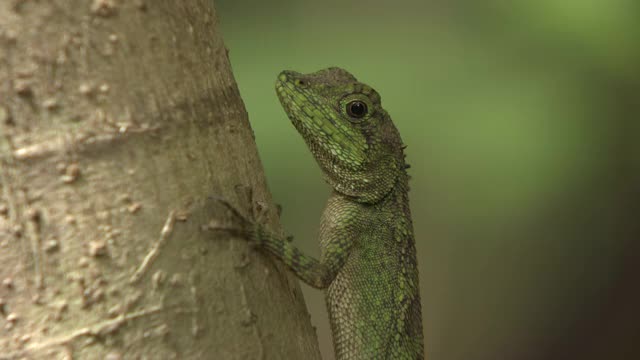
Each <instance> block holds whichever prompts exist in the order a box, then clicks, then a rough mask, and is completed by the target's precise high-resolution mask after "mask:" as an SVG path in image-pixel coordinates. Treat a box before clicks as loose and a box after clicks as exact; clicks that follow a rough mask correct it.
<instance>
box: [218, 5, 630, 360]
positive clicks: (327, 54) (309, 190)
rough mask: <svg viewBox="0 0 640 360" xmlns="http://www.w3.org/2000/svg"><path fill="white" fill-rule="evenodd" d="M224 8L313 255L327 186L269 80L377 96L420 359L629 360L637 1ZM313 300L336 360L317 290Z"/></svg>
mask: <svg viewBox="0 0 640 360" xmlns="http://www.w3.org/2000/svg"><path fill="white" fill-rule="evenodd" d="M215 5H216V7H217V10H218V11H219V16H220V20H221V23H222V31H223V33H224V38H225V41H226V44H227V47H228V48H229V49H230V58H231V62H232V65H233V71H234V74H235V77H236V80H237V82H238V84H239V86H240V91H241V94H242V97H243V99H244V101H245V102H246V106H247V109H248V111H249V116H250V120H251V124H252V127H253V129H254V131H255V135H256V141H257V143H258V147H259V151H260V154H261V157H262V159H263V162H264V166H265V168H266V172H267V178H268V180H269V185H270V187H271V190H272V191H273V194H274V196H275V199H276V201H277V202H279V203H281V204H282V205H283V208H284V211H283V216H282V220H283V223H284V225H285V228H286V229H287V231H288V232H289V233H291V234H294V235H295V240H294V241H296V243H297V244H299V245H300V246H301V247H302V248H303V249H304V250H306V251H307V252H309V253H312V254H315V255H318V253H319V251H318V249H317V243H316V230H317V226H318V221H319V218H320V213H321V211H322V208H323V205H324V200H325V199H326V197H327V194H328V191H329V190H328V187H327V186H326V185H325V184H324V182H323V180H322V176H321V173H320V171H319V169H318V167H317V166H316V164H315V162H314V160H313V158H312V157H311V155H310V154H309V152H308V150H307V149H306V146H305V144H304V143H303V141H302V139H301V137H300V136H298V134H297V133H296V131H295V129H294V128H293V127H292V126H291V125H290V123H289V122H288V120H287V118H286V116H285V114H284V112H283V110H282V109H281V108H280V105H279V102H278V100H277V98H276V95H275V92H274V90H273V85H274V82H275V79H276V76H277V74H278V73H279V72H280V71H281V70H283V69H292V70H297V71H301V72H311V71H316V70H319V69H321V68H325V67H328V66H340V67H343V68H345V69H347V70H349V71H351V72H352V73H353V74H354V75H356V77H358V79H360V80H361V81H364V82H366V83H368V84H369V85H371V86H373V87H374V88H376V89H377V90H378V92H379V93H380V94H381V95H382V99H383V105H384V106H385V108H386V109H387V110H388V111H389V113H390V114H391V116H392V118H393V119H394V121H395V123H396V125H397V126H398V128H399V129H400V132H401V134H402V136H403V139H404V141H405V143H406V144H408V145H409V147H408V149H407V152H408V160H409V162H410V163H411V164H412V168H411V169H410V174H411V175H412V182H411V184H412V191H411V201H412V204H411V205H412V209H413V213H414V224H415V228H416V234H417V242H418V244H417V246H418V252H419V268H420V271H421V273H420V277H421V286H422V296H423V312H424V322H425V326H426V329H425V335H426V341H427V350H428V355H429V356H428V358H431V359H438V360H450V359H451V360H452V359H528V358H531V359H550V358H559V359H560V358H566V357H563V355H561V354H562V353H571V354H573V355H575V356H576V357H575V358H579V357H580V358H588V357H590V356H593V357H594V358H595V357H598V358H603V359H614V358H630V357H627V355H629V354H630V351H632V350H631V349H632V346H631V345H632V342H628V341H627V340H625V339H631V338H630V337H629V336H630V335H629V334H630V333H631V330H632V329H636V330H638V331H639V332H638V333H640V329H638V325H637V323H638V322H637V321H636V322H635V323H636V325H635V327H634V325H629V324H631V323H632V321H631V318H632V316H633V315H636V316H637V315H638V312H637V310H636V311H635V312H631V313H630V312H628V310H625V309H626V308H624V306H622V307H620V306H616V305H615V304H619V302H618V298H619V297H622V298H631V299H633V297H632V296H631V297H630V296H629V292H630V291H633V288H635V285H634V284H632V283H629V282H625V281H626V280H625V279H627V278H628V273H629V272H628V268H629V267H630V266H629V264H630V263H631V262H632V261H634V259H637V257H636V258H630V256H631V255H629V254H630V251H631V250H630V249H631V247H634V246H635V245H634V244H635V242H636V241H634V240H637V238H638V236H637V235H638V232H636V230H637V228H636V226H635V222H636V220H635V219H636V218H637V212H635V213H633V212H632V211H633V210H638V208H637V206H636V205H634V204H635V202H633V201H632V200H631V196H634V195H637V194H638V192H637V188H638V185H637V184H640V182H638V180H640V178H639V177H638V175H637V174H638V172H637V171H636V170H637V169H638V168H639V167H640V161H639V158H640V157H639V156H636V154H638V148H639V147H638V146H637V145H636V139H637V134H638V133H639V132H638V130H640V127H639V126H638V121H637V112H636V111H634V110H635V109H634V108H635V107H636V103H637V102H638V98H639V96H638V95H640V91H638V89H639V88H640V76H639V75H640V40H639V39H640V30H639V23H638V16H639V15H640V3H639V2H637V1H633V0H609V1H607V2H604V1H596V0H564V1H557V0H537V1H533V0H529V1H527V0H524V1H518V2H506V1H497V0H488V1H482V2H477V1H444V0H431V1H418V0H396V1H381V0H368V1H364V0H355V1H338V0H328V1H327V0H325V1H312V0H303V1H299V0H298V1H294V0H278V1H259V0H217V1H216V2H215ZM625 274H627V275H625ZM634 283H635V281H634ZM304 290H305V297H306V299H307V303H308V304H309V308H310V311H311V313H312V316H313V317H312V319H313V322H314V324H315V325H316V326H317V327H318V334H319V338H320V341H321V345H322V348H323V354H324V356H325V358H327V359H330V358H332V351H331V340H330V337H329V336H330V335H329V330H328V324H327V320H326V314H325V313H324V302H323V297H322V293H321V292H317V291H315V290H313V289H309V288H307V287H305V289H304ZM623 304H625V303H624V302H623ZM624 311H627V312H626V313H625V312H624ZM629 311H630V310H629ZM629 326H631V327H629ZM596 339H597V341H596ZM580 354H582V355H580ZM615 354H619V355H615ZM618 356H621V357H618ZM569 358H573V356H572V357H569Z"/></svg>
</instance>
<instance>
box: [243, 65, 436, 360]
mask: <svg viewBox="0 0 640 360" xmlns="http://www.w3.org/2000/svg"><path fill="white" fill-rule="evenodd" d="M276 91H277V94H278V97H279V98H280V102H281V103H282V106H283V108H284V109H285V111H286V113H287V115H288V117H289V119H290V120H291V122H292V123H293V125H294V126H295V127H296V129H297V130H298V132H299V133H300V134H301V135H302V137H303V138H304V140H305V142H306V143H307V145H308V147H309V149H310V150H311V152H312V153H313V155H314V157H315V158H316V160H317V162H318V164H319V165H320V167H321V168H322V170H323V172H324V175H325V177H326V180H327V182H328V183H329V184H330V185H331V186H332V187H333V190H334V191H333V193H332V194H331V196H330V198H329V200H328V203H327V206H326V209H325V211H324V213H323V216H322V220H321V225H320V245H321V250H322V255H321V258H320V260H317V259H315V258H312V257H310V256H307V255H305V254H303V253H301V252H300V251H299V250H298V249H297V248H296V247H295V246H294V245H293V244H292V243H290V242H289V241H287V240H286V239H285V238H283V237H280V236H277V235H275V234H272V233H269V232H267V231H266V230H264V228H262V227H261V226H257V228H256V231H255V234H253V235H254V236H252V238H253V240H254V241H255V242H257V243H259V245H260V246H261V247H262V248H263V249H265V250H267V251H268V252H270V253H272V254H273V255H275V256H277V257H278V258H280V259H281V260H282V261H283V262H284V263H285V264H286V265H287V266H288V267H289V268H290V269H291V270H292V271H293V272H294V273H295V274H296V275H297V276H298V278H300V279H301V280H303V281H304V282H306V283H307V284H309V285H311V286H313V287H316V288H319V289H325V291H326V302H327V307H328V310H329V314H330V323H331V330H332V335H333V342H334V348H335V352H336V358H337V359H339V360H356V359H423V358H424V345H423V333H422V317H421V309H420V295H419V287H418V270H417V263H416V251H415V244H414V238H413V225H412V222H411V213H410V210H409V199H408V196H407V192H408V190H409V187H408V179H409V177H408V175H407V173H406V168H407V167H408V166H407V165H405V161H404V153H403V150H404V145H403V144H402V140H401V139H400V135H399V133H398V131H397V129H396V127H395V126H394V125H393V123H392V121H391V118H390V117H389V115H388V114H387V112H386V111H385V110H384V109H383V108H382V106H381V102H380V95H379V94H378V93H377V92H376V91H375V90H373V89H372V88H371V87H369V86H367V85H365V84H363V83H360V82H358V81H357V80H356V78H355V77H353V75H351V74H350V73H348V72H347V71H345V70H343V69H340V68H329V69H325V70H321V71H319V72H316V73H312V74H306V75H303V74H300V73H296V72H293V71H283V72H282V73H281V74H280V75H279V76H278V80H277V81H276Z"/></svg>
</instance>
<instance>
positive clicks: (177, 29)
mask: <svg viewBox="0 0 640 360" xmlns="http://www.w3.org/2000/svg"><path fill="white" fill-rule="evenodd" d="M210 4H211V2H210V1H206V0H192V1H169V0H154V1H146V2H145V1H143V0H138V1H118V0H52V1H37V0H32V1H21V0H3V1H0V262H2V264H3V265H2V267H1V268H0V281H2V283H1V284H0V351H1V352H0V359H18V358H20V359H21V358H29V359H31V358H33V359H39V358H45V357H46V358H52V359H71V358H79V359H120V358H127V359H128V358H136V359H145V358H147V359H170V358H176V359H177V358H180V359H189V358H191V359H193V358H211V359H302V358H304V359H317V358H319V352H318V346H317V343H316V340H315V334H314V332H313V329H312V327H311V325H310V322H309V319H308V315H307V312H306V309H305V306H304V304H303V302H302V295H301V292H300V289H299V287H298V285H297V282H296V280H295V279H294V278H293V277H292V276H291V275H290V274H288V273H287V272H286V271H285V270H284V268H283V267H281V266H280V265H278V264H276V263H275V262H272V261H270V260H269V259H268V258H267V257H264V256H262V255H260V254H258V253H256V252H253V251H252V250H251V249H250V248H249V246H247V244H246V241H244V240H238V239H233V238H232V237H231V236H230V234H229V233H225V232H221V231H212V230H211V229H210V228H211V227H210V226H208V224H211V222H214V223H215V224H219V223H221V222H222V223H227V224H237V223H238V222H237V221H235V220H234V219H235V218H236V216H234V214H233V212H232V211H229V210H228V209H227V208H226V207H225V206H221V204H222V203H221V202H220V201H219V200H217V199H219V198H223V199H226V200H228V201H229V202H231V203H233V204H235V205H234V206H235V207H236V208H237V209H239V211H240V212H241V213H243V214H244V216H246V217H247V218H255V216H254V215H252V214H254V213H256V212H257V211H256V210H255V209H254V208H256V204H260V205H261V207H262V208H266V209H270V208H273V207H271V206H270V204H271V198H270V195H269V193H268V191H267V189H266V185H265V184H266V183H265V179H264V174H263V170H262V165H261V163H260V160H259V158H258V154H257V151H256V146H255V143H254V140H253V136H252V131H251V128H250V126H249V123H248V119H247V113H246V111H245V109H244V106H243V104H242V102H241V99H240V95H239V93H238V89H237V86H236V84H235V81H234V79H233V77H232V75H231V69H230V66H229V60H228V57H227V54H226V50H225V47H224V45H223V42H222V38H221V36H220V34H219V33H218V32H217V19H216V16H215V12H214V10H213V9H212V6H211V5H210ZM274 76H275V74H274ZM274 101H275V97H274ZM265 204H266V205H265ZM262 212H264V213H265V214H266V216H265V217H266V220H265V221H266V222H267V223H268V224H269V225H270V226H271V227H272V229H274V230H275V231H277V230H278V225H277V220H278V219H277V213H276V212H275V211H262Z"/></svg>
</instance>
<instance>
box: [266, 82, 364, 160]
mask: <svg viewBox="0 0 640 360" xmlns="http://www.w3.org/2000/svg"><path fill="white" fill-rule="evenodd" d="M313 85H314V83H313V79H310V78H308V77H307V76H305V75H302V74H300V73H297V72H295V71H283V72H281V73H280V75H278V79H277V80H276V92H277V94H278V98H279V99H280V103H282V106H283V108H284V109H285V111H286V113H287V116H288V117H289V119H290V120H291V122H292V123H293V125H294V126H295V127H296V129H297V130H298V132H299V133H300V134H301V135H302V137H303V138H304V139H305V142H306V143H307V145H308V146H309V147H310V149H311V150H312V152H314V153H315V154H314V155H316V158H318V155H320V154H318V153H316V152H317V151H318V149H322V152H323V153H324V154H326V155H329V157H330V158H333V159H334V160H335V161H334V162H333V163H334V164H336V163H339V164H341V165H342V166H345V167H349V168H352V169H354V170H355V169H358V168H359V167H360V166H361V165H362V164H363V163H364V161H365V150H366V145H364V146H363V144H361V143H362V141H359V139H356V138H355V136H356V135H355V134H354V132H353V130H352V129H350V128H349V125H347V124H345V123H343V122H342V121H340V120H341V119H339V118H338V115H336V109H335V108H334V105H333V104H332V103H331V101H329V100H327V99H325V98H324V97H323V96H322V95H320V94H319V93H318V92H317V90H315V91H314V86H313ZM326 155H323V156H320V157H322V158H326Z"/></svg>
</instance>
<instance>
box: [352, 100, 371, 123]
mask: <svg viewBox="0 0 640 360" xmlns="http://www.w3.org/2000/svg"><path fill="white" fill-rule="evenodd" d="M368 110H369V109H368V108H367V104H365V103H364V102H362V101H358V100H354V101H351V102H349V103H348V104H347V114H349V116H351V117H352V118H356V119H360V118H363V117H364V116H365V115H367V111H368Z"/></svg>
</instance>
